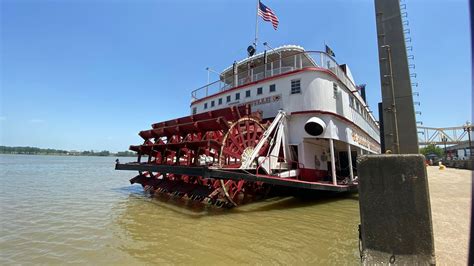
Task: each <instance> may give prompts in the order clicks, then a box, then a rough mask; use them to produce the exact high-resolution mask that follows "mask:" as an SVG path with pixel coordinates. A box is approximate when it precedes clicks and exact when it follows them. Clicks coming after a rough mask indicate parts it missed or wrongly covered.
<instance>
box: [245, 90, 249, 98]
mask: <svg viewBox="0 0 474 266" xmlns="http://www.w3.org/2000/svg"><path fill="white" fill-rule="evenodd" d="M245 97H247V98H248V97H250V90H248V91H246V92H245Z"/></svg>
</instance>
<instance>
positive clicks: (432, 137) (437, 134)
mask: <svg viewBox="0 0 474 266" xmlns="http://www.w3.org/2000/svg"><path fill="white" fill-rule="evenodd" d="M417 128H418V143H419V145H421V146H423V145H429V144H434V145H444V144H446V145H456V144H461V143H463V142H466V141H467V140H468V131H469V132H472V129H473V125H471V124H468V125H463V126H457V127H443V128H434V127H423V126H418V127H417ZM443 136H444V137H446V139H445V140H446V142H444V140H443ZM471 136H472V133H471Z"/></svg>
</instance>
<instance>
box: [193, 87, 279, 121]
mask: <svg viewBox="0 0 474 266" xmlns="http://www.w3.org/2000/svg"><path fill="white" fill-rule="evenodd" d="M268 91H269V92H275V91H276V85H275V84H272V85H270V86H269V87H268ZM260 94H263V87H258V88H257V95H260ZM251 96H252V92H251V90H247V91H245V98H249V97H251ZM234 99H235V100H236V101H238V100H240V92H236V93H235V95H234ZM231 101H232V95H227V96H226V103H229V102H231ZM222 103H223V100H222V98H219V99H217V104H218V105H221V104H222ZM214 106H216V101H215V100H212V101H211V107H214ZM208 107H209V106H208V103H204V109H207V108H208ZM196 111H197V110H195V109H194V108H193V114H195V113H196Z"/></svg>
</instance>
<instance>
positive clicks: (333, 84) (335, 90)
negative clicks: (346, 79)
mask: <svg viewBox="0 0 474 266" xmlns="http://www.w3.org/2000/svg"><path fill="white" fill-rule="evenodd" d="M332 90H333V94H334V99H337V84H336V83H335V82H333V83H332Z"/></svg>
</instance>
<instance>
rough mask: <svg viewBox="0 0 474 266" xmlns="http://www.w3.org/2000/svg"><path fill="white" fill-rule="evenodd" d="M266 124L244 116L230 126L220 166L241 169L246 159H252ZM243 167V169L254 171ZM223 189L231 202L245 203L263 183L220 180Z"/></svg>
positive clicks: (223, 144)
mask: <svg viewBox="0 0 474 266" xmlns="http://www.w3.org/2000/svg"><path fill="white" fill-rule="evenodd" d="M264 132H265V126H264V125H262V124H261V123H260V120H259V119H256V118H253V117H243V118H241V119H239V120H237V121H235V122H234V123H232V125H231V126H230V127H229V130H228V131H227V133H226V134H225V135H224V138H223V140H222V146H221V149H220V153H219V166H220V167H221V168H224V169H240V168H241V166H242V164H243V163H244V162H246V160H248V159H250V156H251V154H252V152H253V151H254V148H255V146H257V144H258V142H259V141H260V139H261V138H262V136H263V133H264ZM253 169H255V167H253V168H251V169H242V170H243V171H253ZM220 183H221V187H222V190H223V192H224V194H225V196H226V198H227V200H228V201H229V202H231V203H232V204H234V205H238V204H241V203H244V202H246V201H248V200H249V198H250V197H254V196H255V195H256V194H257V192H258V191H259V190H260V189H256V188H259V187H260V188H262V189H261V190H263V184H261V183H255V182H246V181H244V180H238V181H235V180H231V179H229V180H225V181H224V180H220Z"/></svg>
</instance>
